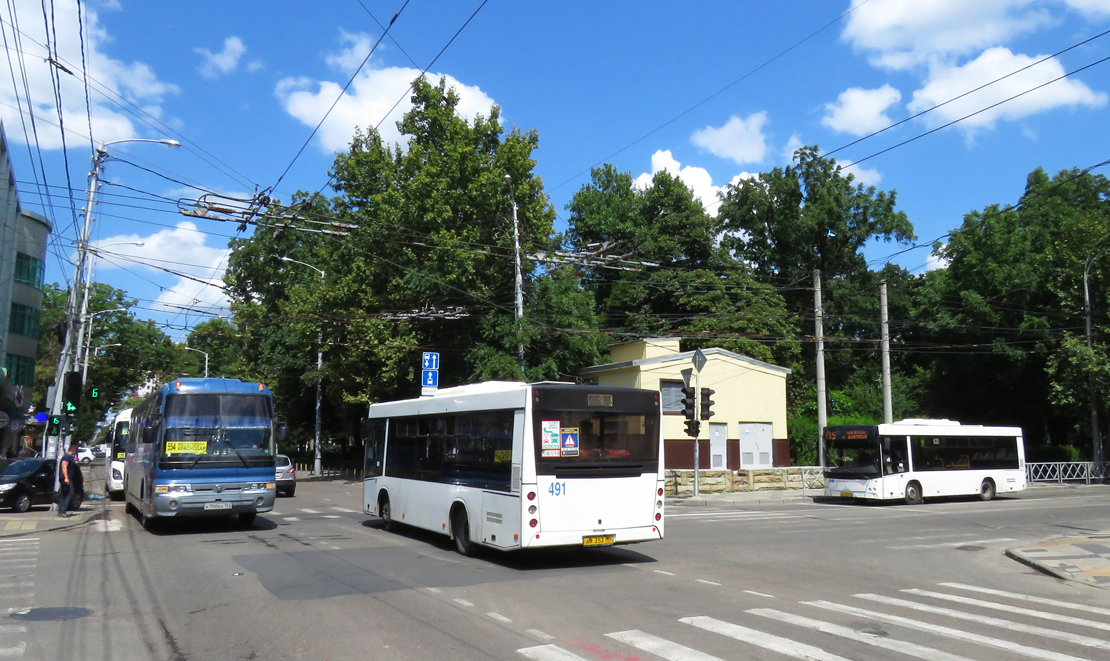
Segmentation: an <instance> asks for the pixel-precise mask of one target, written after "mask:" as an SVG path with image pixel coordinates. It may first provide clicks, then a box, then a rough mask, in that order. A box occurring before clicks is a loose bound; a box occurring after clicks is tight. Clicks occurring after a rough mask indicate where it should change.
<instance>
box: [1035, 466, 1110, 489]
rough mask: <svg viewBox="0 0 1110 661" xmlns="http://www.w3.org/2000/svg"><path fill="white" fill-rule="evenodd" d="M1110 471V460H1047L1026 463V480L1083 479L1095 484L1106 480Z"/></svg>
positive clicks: (1072, 480)
mask: <svg viewBox="0 0 1110 661" xmlns="http://www.w3.org/2000/svg"><path fill="white" fill-rule="evenodd" d="M1108 473H1110V462H1107V461H1102V462H1096V461H1046V462H1035V463H1031V462H1027V463H1026V464H1025V481H1026V482H1056V483H1059V484H1063V483H1064V482H1079V481H1083V482H1086V483H1087V484H1091V483H1092V482H1094V483H1095V484H1098V483H1101V482H1102V481H1104V480H1105V479H1106V477H1107V475H1108Z"/></svg>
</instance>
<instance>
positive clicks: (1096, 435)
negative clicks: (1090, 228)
mask: <svg viewBox="0 0 1110 661" xmlns="http://www.w3.org/2000/svg"><path fill="white" fill-rule="evenodd" d="M1103 238H1105V237H1103ZM1101 254H1102V253H1099V255H1101ZM1096 259H1098V255H1095V256H1092V257H1090V258H1088V259H1087V267H1086V268H1085V269H1083V311H1084V313H1085V314H1086V317H1087V350H1088V351H1093V350H1094V343H1093V342H1092V341H1091V288H1090V284H1089V282H1088V280H1089V277H1090V272H1091V264H1093V263H1094V261H1095V260H1096ZM1088 395H1089V398H1088V399H1089V400H1090V402H1091V460H1092V461H1095V462H1096V463H1097V462H1101V461H1102V433H1101V432H1102V430H1100V429H1099V427H1098V425H1099V422H1098V403H1097V402H1096V401H1095V390H1094V388H1090V390H1089V392H1088Z"/></svg>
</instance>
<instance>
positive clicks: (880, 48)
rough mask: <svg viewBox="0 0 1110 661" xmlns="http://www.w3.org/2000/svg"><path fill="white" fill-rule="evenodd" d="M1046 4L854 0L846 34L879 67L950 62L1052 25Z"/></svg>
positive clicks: (1088, 1) (1000, 0) (1026, 1)
mask: <svg viewBox="0 0 1110 661" xmlns="http://www.w3.org/2000/svg"><path fill="white" fill-rule="evenodd" d="M1072 2H1073V3H1075V4H1092V5H1093V4H1095V2H1094V1H1093V0H1086V2H1084V1H1083V0H1072ZM1043 5H1044V3H1043V2H1037V1H1036V0H990V1H988V2H982V1H981V2H968V1H967V0H929V1H928V2H912V1H909V0H869V1H868V0H852V6H853V8H854V11H853V12H852V13H851V14H850V15H849V16H848V22H847V23H846V24H845V26H844V32H843V34H842V38H844V39H845V40H846V41H848V42H849V43H851V44H852V46H853V47H855V48H856V49H857V50H860V51H864V52H867V53H868V54H869V58H870V61H871V63H872V64H874V65H876V66H880V67H884V68H889V69H908V68H912V67H915V66H918V65H922V64H929V65H932V64H937V63H941V62H944V61H949V62H950V61H951V58H954V57H958V56H961V55H970V54H972V53H975V52H978V51H979V50H981V49H984V48H988V47H990V46H996V45H999V44H1003V43H1005V42H1006V41H1008V40H1009V39H1012V38H1013V37H1016V36H1018V35H1020V34H1023V33H1027V32H1031V31H1033V30H1036V29H1037V28H1039V27H1041V26H1044V25H1046V24H1049V23H1051V22H1052V21H1053V20H1054V19H1053V18H1052V16H1051V14H1050V13H1049V11H1048V10H1047V9H1046V8H1044V6H1043Z"/></svg>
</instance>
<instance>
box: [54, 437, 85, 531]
mask: <svg viewBox="0 0 1110 661" xmlns="http://www.w3.org/2000/svg"><path fill="white" fill-rule="evenodd" d="M61 470H62V479H61V484H60V485H59V489H60V492H59V493H58V516H60V517H63V518H64V517H67V516H69V512H68V511H66V510H68V509H69V505H70V503H71V502H72V501H73V497H74V495H75V494H76V493H77V490H78V488H81V487H83V486H84V485H83V484H82V482H83V478H82V476H81V468H80V467H79V466H78V465H77V444H76V443H70V444H69V448H68V449H67V450H66V453H65V454H63V455H62V467H61ZM78 506H80V503H78Z"/></svg>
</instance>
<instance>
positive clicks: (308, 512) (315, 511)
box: [301, 507, 320, 514]
mask: <svg viewBox="0 0 1110 661" xmlns="http://www.w3.org/2000/svg"><path fill="white" fill-rule="evenodd" d="M301 511H302V512H304V513H305V514H319V513H320V510H314V509H311V508H308V507H302V508H301Z"/></svg>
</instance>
